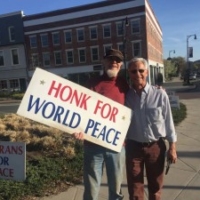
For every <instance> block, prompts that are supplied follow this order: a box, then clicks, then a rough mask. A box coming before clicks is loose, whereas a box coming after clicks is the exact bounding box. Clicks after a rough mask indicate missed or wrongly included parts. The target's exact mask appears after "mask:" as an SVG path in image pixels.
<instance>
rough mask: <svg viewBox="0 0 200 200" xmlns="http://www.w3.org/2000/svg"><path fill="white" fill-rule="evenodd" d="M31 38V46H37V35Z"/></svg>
mask: <svg viewBox="0 0 200 200" xmlns="http://www.w3.org/2000/svg"><path fill="white" fill-rule="evenodd" d="M29 40H30V47H31V48H37V38H36V35H32V36H30V38H29Z"/></svg>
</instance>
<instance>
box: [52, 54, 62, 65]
mask: <svg viewBox="0 0 200 200" xmlns="http://www.w3.org/2000/svg"><path fill="white" fill-rule="evenodd" d="M54 59H55V65H61V64H62V56H61V52H60V51H55V52H54Z"/></svg>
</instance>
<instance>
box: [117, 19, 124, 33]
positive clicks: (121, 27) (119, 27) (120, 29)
mask: <svg viewBox="0 0 200 200" xmlns="http://www.w3.org/2000/svg"><path fill="white" fill-rule="evenodd" d="M116 30H117V36H123V22H118V23H117V24H116Z"/></svg>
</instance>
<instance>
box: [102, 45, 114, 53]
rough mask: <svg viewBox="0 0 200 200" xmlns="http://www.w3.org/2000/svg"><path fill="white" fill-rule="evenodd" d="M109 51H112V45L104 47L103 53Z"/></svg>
mask: <svg viewBox="0 0 200 200" xmlns="http://www.w3.org/2000/svg"><path fill="white" fill-rule="evenodd" d="M109 49H112V45H111V44H106V45H104V53H106V51H108V50H109Z"/></svg>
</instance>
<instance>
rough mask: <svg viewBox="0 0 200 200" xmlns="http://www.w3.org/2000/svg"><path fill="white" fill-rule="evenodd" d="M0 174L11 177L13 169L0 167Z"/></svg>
mask: <svg viewBox="0 0 200 200" xmlns="http://www.w3.org/2000/svg"><path fill="white" fill-rule="evenodd" d="M0 176H3V177H13V176H14V169H8V168H3V169H2V168H0Z"/></svg>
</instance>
